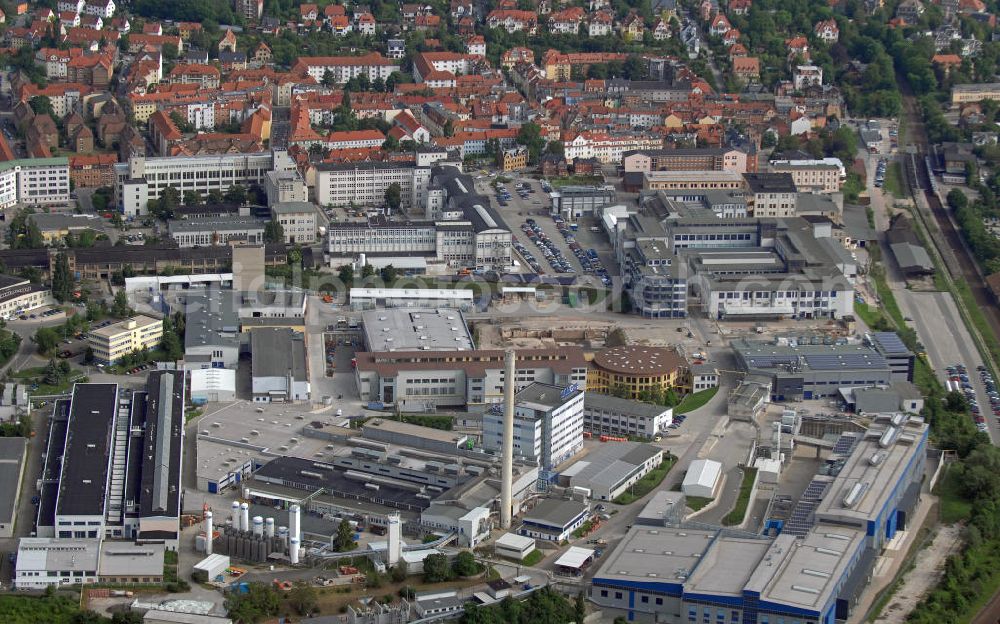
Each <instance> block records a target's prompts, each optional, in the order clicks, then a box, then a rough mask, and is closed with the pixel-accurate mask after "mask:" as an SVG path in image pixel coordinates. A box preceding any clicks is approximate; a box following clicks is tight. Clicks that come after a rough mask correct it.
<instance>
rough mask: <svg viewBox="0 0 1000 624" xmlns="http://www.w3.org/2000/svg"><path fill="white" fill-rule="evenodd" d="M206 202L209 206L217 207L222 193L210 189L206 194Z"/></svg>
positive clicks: (220, 201)
mask: <svg viewBox="0 0 1000 624" xmlns="http://www.w3.org/2000/svg"><path fill="white" fill-rule="evenodd" d="M206 202H207V203H208V204H209V205H210V206H217V205H219V204H221V203H222V191H220V190H219V189H212V190H211V191H209V192H208V199H207V200H206Z"/></svg>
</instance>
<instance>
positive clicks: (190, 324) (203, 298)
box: [184, 288, 240, 350]
mask: <svg viewBox="0 0 1000 624" xmlns="http://www.w3.org/2000/svg"><path fill="white" fill-rule="evenodd" d="M184 314H185V324H184V327H185V331H184V348H185V350H187V349H196V348H198V347H206V346H228V347H239V331H240V315H239V308H238V306H237V300H236V297H234V296H233V292H232V291H229V290H221V289H218V288H212V289H209V290H203V291H194V292H189V293H188V294H187V298H186V303H185V306H184Z"/></svg>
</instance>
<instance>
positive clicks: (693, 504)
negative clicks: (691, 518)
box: [684, 496, 715, 511]
mask: <svg viewBox="0 0 1000 624" xmlns="http://www.w3.org/2000/svg"><path fill="white" fill-rule="evenodd" d="M714 500H715V499H714V498H705V497H704V496H688V497H687V498H685V499H684V501H685V504H686V505H687V506H688V507H689V508H690V509H691V511H698V510H700V509H704V508H705V505H707V504H709V503H711V502H712V501H714Z"/></svg>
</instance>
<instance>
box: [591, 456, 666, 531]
mask: <svg viewBox="0 0 1000 624" xmlns="http://www.w3.org/2000/svg"><path fill="white" fill-rule="evenodd" d="M676 461H677V458H676V457H674V456H672V455H670V456H667V457H666V458H665V459H664V460H663V462H662V463H661V464H660V465H659V466H657V467H656V468H653V469H652V470H650V471H649V474H647V475H646V476H645V477H643V478H641V479H639V480H638V481H636V482H635V484H633V485H632V487H631V488H629V490H628V491H627V492H625V493H624V494H622V495H620V496H619V497H618V498H616V499H615V500H614V502H615V504H617V505H628V504H630V503H634V502H635V501H637V500H639V499H640V498H642V497H643V496H645V495H646V494H649V493H650V492H652V491H653V490H654V489H656V488H657V486H659V485H660V483H661V482H662V481H663V478H664V477H665V476H667V473H668V472H670V469H671V468H673V466H674V462H676ZM574 534H575V532H574Z"/></svg>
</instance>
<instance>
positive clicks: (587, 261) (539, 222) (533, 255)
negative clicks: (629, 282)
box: [477, 178, 616, 285]
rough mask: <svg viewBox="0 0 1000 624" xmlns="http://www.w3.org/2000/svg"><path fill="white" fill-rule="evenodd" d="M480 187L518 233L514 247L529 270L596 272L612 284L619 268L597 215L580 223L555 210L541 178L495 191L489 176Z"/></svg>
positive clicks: (565, 273) (568, 273)
mask: <svg viewBox="0 0 1000 624" xmlns="http://www.w3.org/2000/svg"><path fill="white" fill-rule="evenodd" d="M477 186H478V187H479V188H478V190H479V192H481V193H483V194H484V195H489V196H490V197H491V201H492V202H493V205H494V207H495V208H496V209H497V210H498V211H499V212H500V214H501V215H502V216H503V218H504V221H506V222H507V225H508V226H509V227H510V228H511V231H512V232H513V233H514V238H515V241H516V242H515V246H514V247H515V250H516V252H517V253H518V255H519V256H520V257H521V259H522V260H523V265H524V270H525V271H526V272H527V271H531V272H535V273H544V274H556V275H563V276H566V277H576V276H583V275H592V276H594V277H596V278H597V279H599V280H601V281H603V282H604V283H605V284H608V285H610V276H611V275H613V274H615V273H616V270H615V269H616V267H615V264H614V258H613V256H612V253H611V247H610V244H609V243H608V241H607V238H606V235H605V234H604V233H603V232H601V231H599V230H598V231H593V230H596V229H597V226H596V220H595V219H594V218H593V217H583V218H581V219H579V220H578V221H577V223H575V224H569V223H565V222H564V221H563V220H562V218H558V217H557V218H553V217H552V216H551V215H550V206H551V202H550V200H549V196H548V194H549V191H550V190H551V187H549V186H547V184H545V183H543V182H539V181H538V180H533V179H529V178H523V179H517V180H515V181H512V182H508V183H506V184H500V185H498V188H497V189H496V190H494V189H493V188H492V187H491V186H490V185H489V180H488V179H483V180H480V181H477Z"/></svg>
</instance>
